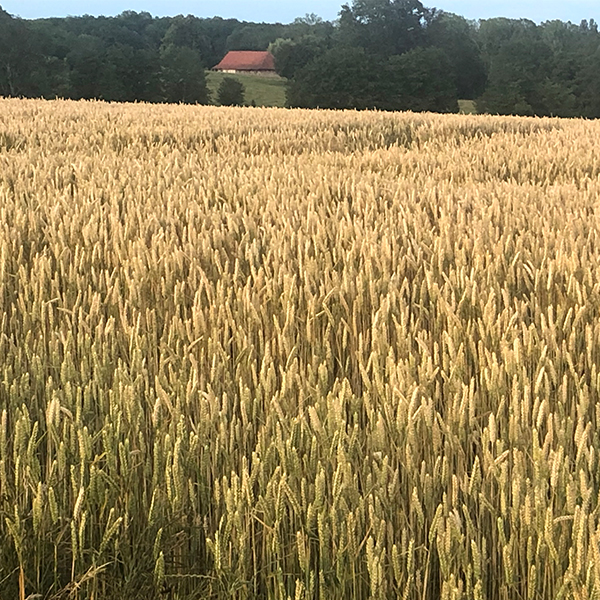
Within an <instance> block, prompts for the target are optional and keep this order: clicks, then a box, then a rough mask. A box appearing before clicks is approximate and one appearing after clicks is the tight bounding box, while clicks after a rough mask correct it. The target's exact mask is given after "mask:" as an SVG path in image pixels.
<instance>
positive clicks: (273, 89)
mask: <svg viewBox="0 0 600 600" xmlns="http://www.w3.org/2000/svg"><path fill="white" fill-rule="evenodd" d="M226 77H230V78H232V79H236V80H237V81H239V82H240V83H242V84H243V86H244V92H245V93H244V101H245V104H246V105H251V104H252V103H253V102H254V104H255V105H256V106H267V107H276V108H282V107H283V106H285V84H286V80H285V79H283V78H281V77H264V76H261V75H251V74H246V73H234V74H232V73H220V72H218V71H207V73H206V83H207V85H208V89H209V91H210V94H211V100H212V102H213V103H214V104H218V92H219V85H220V84H221V82H222V81H223V79H225V78H226Z"/></svg>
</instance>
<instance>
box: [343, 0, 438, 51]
mask: <svg viewBox="0 0 600 600" xmlns="http://www.w3.org/2000/svg"><path fill="white" fill-rule="evenodd" d="M433 15H434V11H433V10H431V9H428V8H425V7H424V6H423V4H422V3H421V2H420V1H419V0H353V2H352V5H351V6H348V5H347V4H346V5H344V6H342V10H341V12H340V22H339V39H340V41H341V43H342V44H343V45H346V46H352V47H354V46H359V47H361V48H364V49H365V50H366V51H368V52H370V53H372V54H380V55H383V56H391V55H394V54H402V53H403V52H406V51H408V50H411V49H413V48H416V47H417V46H419V45H422V44H423V43H425V37H426V28H427V26H428V24H429V23H430V22H431V20H432V19H433Z"/></svg>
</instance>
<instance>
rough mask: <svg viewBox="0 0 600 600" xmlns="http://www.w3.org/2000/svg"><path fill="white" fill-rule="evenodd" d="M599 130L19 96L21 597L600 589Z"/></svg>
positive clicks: (5, 585)
mask: <svg viewBox="0 0 600 600" xmlns="http://www.w3.org/2000/svg"><path fill="white" fill-rule="evenodd" d="M598 140H600V123H595V122H586V121H578V120H550V119H545V120H542V119H524V118H521V119H519V118H507V117H503V118H500V117H489V116H471V115H469V116H459V115H456V116H438V115H432V114H420V115H417V114H408V113H401V114H392V113H377V112H337V113H336V112H326V111H314V112H310V111H289V110H283V109H251V108H246V109H244V108H240V109H225V108H215V107H190V106H187V107H186V106H150V105H144V104H133V105H118V104H104V103H99V102H98V103H96V102H81V103H75V102H66V101H53V102H43V101H25V100H0V369H1V374H0V600H13V599H16V598H19V599H20V600H24V599H25V598H43V599H48V600H54V599H67V598H70V599H81V600H83V599H92V600H101V599H107V600H112V599H121V598H128V599H137V598H145V599H154V598H156V599H159V598H170V599H173V600H174V599H179V600H191V599H200V598H203V599H204V598H206V599H210V598H212V599H218V600H221V599H230V598H231V599H239V600H251V599H257V600H258V599H277V600H313V599H319V600H329V599H331V600H336V599H339V600H346V599H348V600H359V599H360V600H362V599H388V598H402V599H412V600H430V599H431V600H437V599H438V598H443V599H444V600H446V599H447V600H450V599H452V600H459V599H474V600H476V599H477V600H479V599H490V600H509V599H515V600H517V599H519V600H520V599H523V600H534V599H545V598H574V599H575V600H587V599H590V600H592V599H594V598H599V597H600V429H599V425H600V403H598V400H599V394H600V319H599V317H600V264H599V261H600V235H599V234H600V222H599V220H598V217H599V216H600V213H599V210H600V206H599V205H598V200H599V192H600V143H599V142H598Z"/></svg>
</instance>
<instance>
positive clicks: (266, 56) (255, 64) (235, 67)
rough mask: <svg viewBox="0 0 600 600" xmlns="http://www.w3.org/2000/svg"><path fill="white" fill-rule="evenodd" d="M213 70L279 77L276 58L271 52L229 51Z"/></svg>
mask: <svg viewBox="0 0 600 600" xmlns="http://www.w3.org/2000/svg"><path fill="white" fill-rule="evenodd" d="M213 70H214V71H221V73H251V74H253V75H263V76H267V77H277V72H276V71H275V59H274V58H273V55H272V54H271V53H270V52H256V51H250V50H242V51H240V50H234V51H231V52H228V53H227V55H226V56H225V58H224V59H223V60H222V61H221V62H220V63H219V64H218V65H217V66H215V67H213Z"/></svg>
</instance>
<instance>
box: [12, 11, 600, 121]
mask: <svg viewBox="0 0 600 600" xmlns="http://www.w3.org/2000/svg"><path fill="white" fill-rule="evenodd" d="M267 49H269V50H270V51H271V52H272V53H273V54H274V56H275V59H276V65H277V71H278V73H279V74H280V75H281V76H282V77H284V78H286V80H287V88H286V89H287V105H288V106H290V107H305V108H316V107H319V108H338V109H345V108H354V109H379V110H413V111H435V112H456V111H457V110H458V100H459V99H462V100H473V101H475V102H476V106H477V110H478V111H479V112H486V113H491V114H506V115H509V114H515V115H538V116H561V117H586V118H598V117H600V34H599V32H598V26H597V23H596V22H595V21H594V20H593V19H590V20H589V21H582V22H581V23H579V24H573V23H570V22H562V21H559V20H554V21H546V22H543V23H541V24H536V23H534V22H533V21H530V20H526V19H520V20H514V19H506V18H495V19H487V20H480V21H469V20H467V19H465V18H463V17H461V16H459V15H455V14H451V13H447V12H444V11H441V10H437V9H436V8H429V7H425V6H424V5H423V4H422V3H421V2H420V1H419V0H353V1H352V2H351V3H350V4H345V5H343V6H342V7H341V9H340V12H339V17H338V19H337V20H336V21H334V22H328V21H324V20H322V19H320V18H319V17H318V16H316V15H306V16H305V17H300V18H297V19H296V20H295V21H294V22H292V23H289V24H280V23H249V22H242V21H238V20H236V19H223V18H219V17H214V18H199V17H196V16H193V15H187V16H183V15H179V16H174V17H153V16H152V15H151V14H149V13H147V12H133V11H126V12H123V13H122V14H120V15H118V16H115V17H104V16H100V17H94V16H89V15H84V16H78V17H66V18H50V19H37V20H24V19H21V18H18V17H14V16H12V15H10V14H8V13H7V12H6V11H4V10H2V9H1V7H0V96H4V97H26V98H56V97H59V98H71V99H93V98H95V99H102V100H106V101H119V102H134V101H143V102H180V103H201V104H207V103H211V102H214V98H211V94H210V93H209V90H208V87H207V85H206V70H207V69H211V68H212V67H213V66H214V65H216V64H217V63H218V62H219V61H220V60H221V58H222V57H223V56H224V55H225V54H226V53H227V52H228V51H229V50H267Z"/></svg>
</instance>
